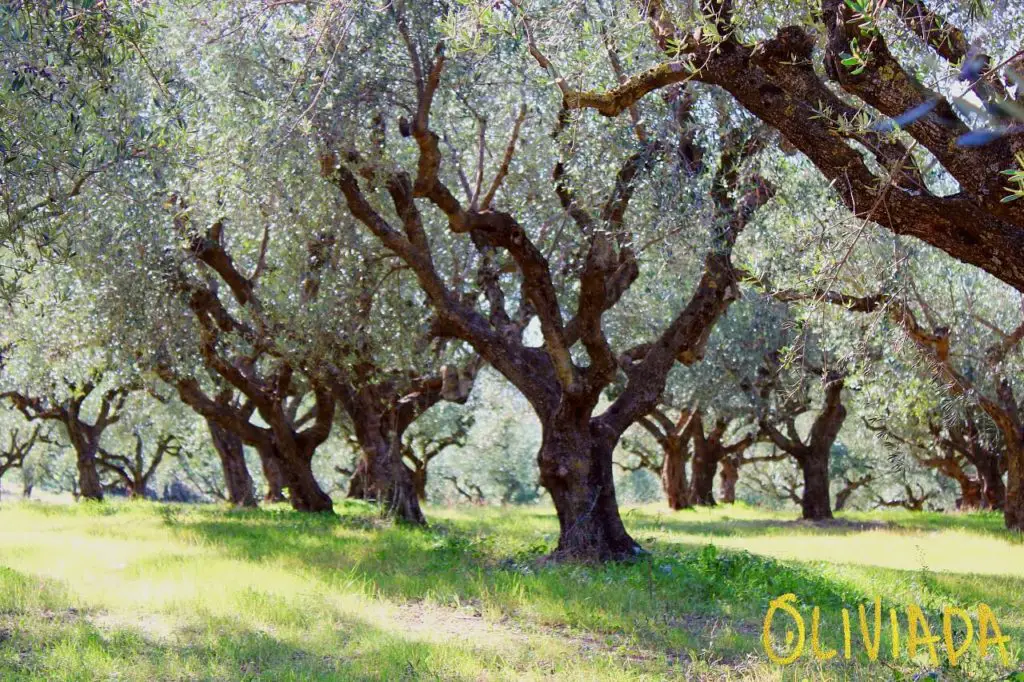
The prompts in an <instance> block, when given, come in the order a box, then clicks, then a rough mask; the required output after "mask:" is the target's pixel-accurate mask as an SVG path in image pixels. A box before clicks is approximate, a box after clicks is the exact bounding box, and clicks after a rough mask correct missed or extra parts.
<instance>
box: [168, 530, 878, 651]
mask: <svg viewBox="0 0 1024 682" xmlns="http://www.w3.org/2000/svg"><path fill="white" fill-rule="evenodd" d="M174 528H175V529H176V530H177V531H178V532H180V533H184V534H188V535H195V536H198V537H199V538H202V540H203V541H204V543H205V544H207V546H211V545H212V546H214V547H216V548H217V549H218V550H219V551H220V552H222V553H223V554H224V555H226V556H228V557H231V558H235V559H239V560H243V561H247V562H251V561H257V562H258V561H273V562H283V563H284V564H285V565H286V566H293V567H295V568H296V569H300V570H301V571H303V572H308V573H311V574H312V575H313V576H314V577H315V578H316V579H317V580H319V581H322V582H323V583H325V584H327V585H329V586H336V587H338V588H339V589H347V590H351V589H352V587H353V585H356V586H361V589H362V590H363V591H364V592H365V593H366V594H369V595H374V596H381V597H385V598H388V599H391V600H396V601H418V600H424V599H429V600H431V601H434V602H438V603H440V604H443V605H455V604H459V605H464V604H466V603H470V604H474V605H476V606H477V607H478V608H479V609H480V610H481V611H488V612H491V613H495V612H497V613H498V614H502V615H507V616H511V617H515V618H517V619H521V620H523V619H525V620H527V621H532V622H534V623H536V624H538V625H539V626H541V627H544V626H550V625H555V624H557V625H568V626H570V627H572V628H577V629H581V630H586V631H591V632H602V633H611V634H616V635H621V636H625V637H627V638H629V639H631V640H632V641H634V642H635V643H636V644H638V645H640V646H643V647H647V648H652V649H658V650H661V651H666V650H675V651H680V650H685V649H687V648H692V647H695V646H700V645H702V644H703V643H704V638H705V636H706V634H707V632H706V630H707V629H709V628H711V627H715V628H722V627H723V626H724V629H726V630H728V629H730V628H733V629H734V630H735V631H736V632H738V633H739V634H741V635H744V636H746V637H747V638H748V640H749V639H750V636H751V635H752V634H753V633H755V632H757V631H758V630H757V628H758V624H759V619H761V618H762V617H763V615H764V611H765V609H766V608H767V604H768V602H769V600H771V599H773V598H776V597H778V596H779V595H781V594H785V593H787V592H794V593H796V594H797V595H799V596H800V598H801V599H802V600H806V602H807V603H814V604H816V605H821V606H822V607H829V606H834V607H836V608H841V606H842V605H843V604H847V603H855V602H858V601H865V600H867V596H866V595H863V594H861V593H860V592H858V591H857V589H856V588H854V587H853V586H852V585H851V584H847V583H843V582H841V581H838V580H836V579H833V578H827V577H824V576H822V575H820V574H819V573H816V572H815V571H814V570H812V569H810V568H808V567H805V566H801V565H793V564H789V563H785V562H781V561H777V560H774V559H770V558H766V557H761V556H757V555H753V554H749V553H746V552H719V551H718V550H716V549H715V548H714V547H712V546H710V545H707V546H700V545H698V544H673V545H671V547H670V548H668V549H666V550H664V551H662V550H658V551H656V552H655V554H654V555H652V556H651V557H650V558H648V559H645V560H643V561H640V562H638V563H636V564H608V565H602V566H578V565H555V566H544V567H540V566H539V565H538V562H537V561H536V560H537V559H539V558H540V556H541V555H542V553H543V551H544V550H543V549H539V548H536V547H533V548H531V546H529V545H523V544H516V543H515V542H508V543H502V541H501V538H495V537H493V536H483V537H481V536H476V535H473V534H470V533H466V532H465V531H463V530H462V529H460V528H459V527H458V526H445V527H444V528H441V529H426V530H423V529H410V528H403V527H392V526H386V527H380V528H376V529H373V530H369V531H368V530H367V529H366V528H365V524H364V523H362V522H360V521H359V520H352V519H349V518H347V517H346V516H342V517H341V518H340V519H318V520H310V519H308V518H304V517H303V515H300V514H295V515H290V514H282V515H277V516H275V518H274V519H273V523H267V519H265V518H261V517H260V515H259V512H250V513H247V514H245V515H235V516H233V517H232V518H225V517H224V516H223V515H221V516H220V518H216V517H214V516H213V515H211V514H199V515H194V514H193V515H189V516H188V517H187V518H182V519H179V520H178V521H176V522H175V524H174ZM735 647H736V651H737V653H738V652H741V651H750V650H751V649H753V648H754V645H753V643H752V641H742V642H741V641H737V642H735Z"/></svg>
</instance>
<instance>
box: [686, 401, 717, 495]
mask: <svg viewBox="0 0 1024 682" xmlns="http://www.w3.org/2000/svg"><path fill="white" fill-rule="evenodd" d="M694 420H696V422H695V425H694V427H693V478H692V481H691V483H690V503H691V504H694V505H699V506H702V507H714V506H715V473H716V472H717V471H718V461H719V460H720V459H721V458H722V455H723V454H724V453H723V451H722V448H721V444H720V443H718V442H717V440H716V439H714V438H708V437H707V436H705V435H704V424H703V420H702V419H701V417H700V415H695V416H694Z"/></svg>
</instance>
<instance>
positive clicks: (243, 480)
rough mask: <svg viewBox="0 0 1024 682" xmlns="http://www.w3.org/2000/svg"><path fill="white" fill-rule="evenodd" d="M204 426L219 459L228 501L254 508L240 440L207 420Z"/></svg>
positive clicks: (237, 505)
mask: <svg viewBox="0 0 1024 682" xmlns="http://www.w3.org/2000/svg"><path fill="white" fill-rule="evenodd" d="M206 424H207V426H208V427H209V429H210V438H211V439H212V440H213V447H214V449H215V450H216V451H217V456H218V457H219V458H220V466H221V469H222V470H223V472H224V486H225V487H226V488H227V492H228V501H229V502H230V503H231V504H232V505H234V506H236V507H255V506H256V496H255V494H254V493H253V483H252V476H250V475H249V468H248V467H247V466H246V465H245V451H244V449H243V447H242V440H241V438H239V437H238V436H237V435H235V434H233V433H231V432H230V431H228V430H227V429H225V428H223V427H221V426H218V425H217V424H216V423H214V422H212V421H209V420H207V422H206Z"/></svg>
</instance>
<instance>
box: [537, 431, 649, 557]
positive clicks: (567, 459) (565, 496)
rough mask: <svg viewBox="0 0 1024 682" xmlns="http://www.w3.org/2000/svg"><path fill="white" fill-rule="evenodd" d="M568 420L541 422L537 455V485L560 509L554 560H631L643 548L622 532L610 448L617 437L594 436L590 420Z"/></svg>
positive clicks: (623, 528) (613, 445) (613, 446)
mask: <svg viewBox="0 0 1024 682" xmlns="http://www.w3.org/2000/svg"><path fill="white" fill-rule="evenodd" d="M567 421H568V420H559V419H557V418H552V419H550V420H549V422H548V423H547V424H545V427H544V433H543V439H542V443H541V448H540V452H539V453H538V455H537V462H538V464H539V465H540V482H541V485H543V486H544V488H545V489H546V490H547V491H548V493H550V495H551V500H552V501H553V502H554V505H555V510H556V511H557V513H558V526H559V537H558V547H557V548H556V549H555V552H554V554H553V555H552V558H555V559H558V560H571V561H606V560H624V559H631V558H634V557H636V556H637V555H638V554H640V553H642V551H643V550H642V549H641V548H640V545H639V544H637V542H636V541H635V540H634V539H633V538H632V537H630V536H629V533H627V532H626V528H625V526H624V525H623V524H622V518H621V517H620V516H619V505H618V502H617V501H616V499H615V484H614V482H613V478H612V451H613V450H614V448H615V444H616V441H617V439H610V438H604V439H603V440H602V439H601V438H598V437H595V436H594V435H593V434H592V433H591V429H590V425H589V423H588V422H584V423H583V424H582V425H577V426H576V427H575V428H573V425H572V424H571V423H567ZM608 441H610V442H608Z"/></svg>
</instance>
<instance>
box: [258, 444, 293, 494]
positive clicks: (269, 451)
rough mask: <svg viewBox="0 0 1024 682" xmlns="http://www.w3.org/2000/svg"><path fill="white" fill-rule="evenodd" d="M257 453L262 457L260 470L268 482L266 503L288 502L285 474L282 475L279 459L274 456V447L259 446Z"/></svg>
mask: <svg viewBox="0 0 1024 682" xmlns="http://www.w3.org/2000/svg"><path fill="white" fill-rule="evenodd" d="M256 452H257V453H258V454H259V457H260V468H261V470H262V471H263V478H264V480H265V481H266V482H267V490H266V492H265V493H264V494H263V501H264V502H287V501H288V498H287V497H286V496H285V494H284V487H285V482H284V474H282V473H281V464H280V462H279V458H277V457H275V456H274V452H273V447H271V446H269V445H264V446H259V447H257V448H256Z"/></svg>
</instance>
